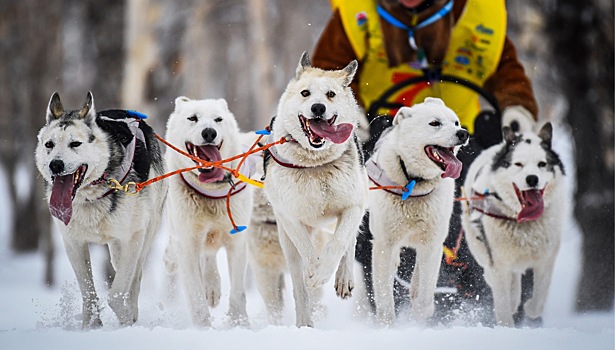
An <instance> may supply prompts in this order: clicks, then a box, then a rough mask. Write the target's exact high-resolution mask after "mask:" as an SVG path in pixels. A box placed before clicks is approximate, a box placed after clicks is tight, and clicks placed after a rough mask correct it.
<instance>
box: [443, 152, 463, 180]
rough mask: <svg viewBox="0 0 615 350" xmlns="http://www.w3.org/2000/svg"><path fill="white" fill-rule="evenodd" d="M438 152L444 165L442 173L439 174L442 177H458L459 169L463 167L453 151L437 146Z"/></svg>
mask: <svg viewBox="0 0 615 350" xmlns="http://www.w3.org/2000/svg"><path fill="white" fill-rule="evenodd" d="M438 153H439V154H440V157H441V158H442V160H443V161H444V165H445V166H446V170H444V173H443V174H442V175H441V176H442V178H446V177H450V178H453V179H456V178H458V177H459V176H460V175H461V169H462V168H463V165H462V164H461V161H460V160H459V159H457V157H455V155H454V154H453V152H451V151H450V150H448V149H445V148H438Z"/></svg>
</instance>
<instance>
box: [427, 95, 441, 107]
mask: <svg viewBox="0 0 615 350" xmlns="http://www.w3.org/2000/svg"><path fill="white" fill-rule="evenodd" d="M423 102H425V103H431V104H437V105H440V106H442V107H446V104H445V103H444V101H442V100H441V99H439V98H437V97H425V101H423Z"/></svg>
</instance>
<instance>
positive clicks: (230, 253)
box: [226, 232, 250, 326]
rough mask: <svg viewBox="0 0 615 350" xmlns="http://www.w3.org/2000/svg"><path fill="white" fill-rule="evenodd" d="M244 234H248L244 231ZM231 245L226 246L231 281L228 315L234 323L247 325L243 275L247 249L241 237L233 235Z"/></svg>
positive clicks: (244, 273) (245, 266)
mask: <svg viewBox="0 0 615 350" xmlns="http://www.w3.org/2000/svg"><path fill="white" fill-rule="evenodd" d="M244 234H250V232H246V233H244ZM233 239H234V240H235V241H234V242H233V244H232V245H230V246H228V247H226V258H227V263H228V272H229V276H230V282H231V296H230V301H229V310H228V315H229V317H230V319H231V323H233V324H234V325H242V326H247V325H248V313H247V312H246V288H245V284H244V281H245V275H246V268H247V257H246V254H247V251H246V244H245V240H244V239H243V237H240V236H236V237H233Z"/></svg>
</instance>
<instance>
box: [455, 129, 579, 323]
mask: <svg viewBox="0 0 615 350" xmlns="http://www.w3.org/2000/svg"><path fill="white" fill-rule="evenodd" d="M503 133H504V141H503V142H502V143H500V144H498V145H495V146H492V147H491V148H488V149H486V150H485V151H483V152H482V153H481V154H480V155H479V156H478V157H477V158H476V160H475V161H474V162H473V163H472V165H471V166H470V169H469V170H468V175H467V178H466V180H465V184H464V188H465V190H466V191H467V196H468V197H471V201H470V202H469V206H468V210H466V211H465V212H464V213H463V215H462V220H463V228H464V230H465V232H466V240H467V242H468V247H469V248H470V251H471V252H472V254H473V255H474V257H475V258H476V261H477V262H478V263H479V264H480V265H481V266H482V267H483V268H484V273H485V280H486V282H487V283H488V284H489V286H490V287H491V290H492V292H493V301H494V308H495V317H496V321H497V322H498V324H501V325H505V326H512V325H513V324H514V323H513V314H515V312H516V311H517V308H518V307H519V305H520V303H521V276H522V274H523V273H524V272H525V271H526V270H527V269H533V271H534V289H533V295H532V297H531V298H530V299H529V300H528V301H527V302H525V304H524V310H525V315H526V316H527V317H529V319H530V320H535V319H539V318H540V317H541V316H542V312H543V309H544V305H545V300H546V298H547V292H548V288H549V284H550V283H551V275H552V273H553V266H554V263H555V258H556V256H557V252H558V250H559V245H560V236H561V231H562V225H563V213H565V212H566V208H567V207H566V206H567V203H566V198H565V190H564V186H563V179H564V174H565V173H564V166H563V165H562V162H561V161H560V158H559V156H558V155H557V153H556V152H554V151H553V149H552V148H551V139H552V126H551V124H550V123H547V124H545V125H544V126H543V127H542V128H541V129H540V131H539V132H538V134H537V135H536V134H534V133H529V132H528V133H523V134H520V135H517V134H515V133H514V132H513V131H512V130H511V129H510V128H508V127H505V128H504V129H503Z"/></svg>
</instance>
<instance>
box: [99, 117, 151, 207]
mask: <svg viewBox="0 0 615 350" xmlns="http://www.w3.org/2000/svg"><path fill="white" fill-rule="evenodd" d="M139 114H140V113H139ZM141 115H143V114H141ZM99 118H100V119H103V120H105V121H109V122H120V123H126V125H127V126H128V129H129V130H130V132H131V133H132V135H133V137H132V141H130V143H129V144H128V145H127V146H125V147H124V145H121V146H122V147H123V148H124V159H123V160H122V164H120V166H119V167H118V172H117V173H118V175H119V176H117V178H118V179H121V180H120V184H124V181H125V180H126V178H127V177H128V174H129V173H130V170H131V169H132V166H133V164H134V158H135V151H136V148H137V140H141V142H142V143H143V145H146V143H145V135H143V131H141V129H139V122H140V119H139V118H137V117H132V118H126V119H112V118H109V117H106V116H104V115H101V116H99ZM107 177H108V176H107V173H104V174H103V175H102V176H101V178H100V179H98V180H94V181H92V182H91V183H90V185H98V184H101V183H107ZM113 192H115V189H111V190H109V191H107V192H105V193H104V194H103V195H102V196H100V197H98V199H102V198H105V197H107V196H108V195H110V194H111V193H113Z"/></svg>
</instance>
